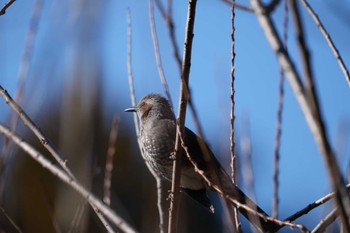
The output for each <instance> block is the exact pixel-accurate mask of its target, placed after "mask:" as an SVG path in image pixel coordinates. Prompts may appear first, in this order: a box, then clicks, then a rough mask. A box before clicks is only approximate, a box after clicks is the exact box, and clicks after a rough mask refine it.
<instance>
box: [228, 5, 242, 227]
mask: <svg viewBox="0 0 350 233" xmlns="http://www.w3.org/2000/svg"><path fill="white" fill-rule="evenodd" d="M235 3H236V2H235V0H232V6H231V28H232V29H231V72H230V77H231V95H230V99H231V112H230V131H231V132H230V155H231V156H230V157H231V178H232V183H234V184H235V183H236V144H235V79H236V78H235V69H236V66H235V58H236V52H235V42H236V41H235V32H236V28H235V18H236V17H235V16H236V14H235V8H236V4H235ZM232 221H233V226H234V230H235V232H237V233H239V232H241V231H242V229H241V224H240V221H239V218H238V211H237V209H236V208H234V210H233V219H232Z"/></svg>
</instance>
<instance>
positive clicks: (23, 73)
mask: <svg viewBox="0 0 350 233" xmlns="http://www.w3.org/2000/svg"><path fill="white" fill-rule="evenodd" d="M42 5H43V1H42V0H36V2H35V5H34V7H33V12H32V15H31V18H30V21H29V28H28V32H27V35H26V40H25V46H24V52H23V55H22V59H21V64H20V68H19V71H18V81H17V88H16V93H15V102H16V103H20V102H21V100H22V97H23V95H24V87H25V81H26V79H27V76H28V70H29V66H30V61H31V59H32V54H33V49H34V42H35V39H36V35H37V31H38V25H39V21H40V16H41V12H42ZM17 122H18V115H17V114H16V113H14V112H12V114H11V116H10V126H11V130H12V132H15V131H16V127H17ZM10 148H11V141H10V140H5V142H4V146H3V148H2V151H1V154H2V155H3V156H2V157H1V158H0V176H1V173H2V172H3V171H4V170H5V169H6V167H5V166H6V164H7V161H8V159H9V157H10V155H11V153H8V152H9V150H10ZM1 177H2V178H3V176H1ZM5 183H6V182H5V181H4V182H0V197H2V196H3V195H2V193H1V192H3V191H4V187H5Z"/></svg>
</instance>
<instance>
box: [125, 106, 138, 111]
mask: <svg viewBox="0 0 350 233" xmlns="http://www.w3.org/2000/svg"><path fill="white" fill-rule="evenodd" d="M124 112H136V107H132V108H127V109H125V110H124Z"/></svg>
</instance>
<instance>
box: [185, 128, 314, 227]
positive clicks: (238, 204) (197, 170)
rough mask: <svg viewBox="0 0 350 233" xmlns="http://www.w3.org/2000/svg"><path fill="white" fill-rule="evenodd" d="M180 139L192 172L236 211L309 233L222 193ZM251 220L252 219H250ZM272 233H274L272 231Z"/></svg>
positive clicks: (296, 225) (297, 225)
mask: <svg viewBox="0 0 350 233" xmlns="http://www.w3.org/2000/svg"><path fill="white" fill-rule="evenodd" d="M179 137H180V141H181V146H182V148H183V149H184V152H185V154H186V156H187V158H188V160H189V161H190V162H191V164H192V165H193V167H194V170H195V171H196V172H197V173H198V174H199V175H201V177H202V178H203V179H204V180H205V182H207V184H208V186H209V187H211V188H213V189H214V190H215V191H216V192H218V193H219V194H220V195H221V196H222V197H224V198H225V199H226V200H228V201H230V202H231V203H233V204H234V205H235V207H236V208H238V209H241V210H244V211H246V212H247V213H249V214H250V215H252V216H255V217H257V218H260V219H262V220H263V221H264V222H265V223H268V222H272V223H274V224H277V225H279V229H280V228H282V227H283V226H289V227H292V228H298V229H300V230H301V231H303V232H309V230H308V229H307V228H306V227H305V226H303V225H301V224H293V223H291V222H289V221H282V220H279V219H276V218H272V217H269V216H266V215H264V214H262V213H259V212H257V211H256V210H253V209H252V208H250V207H249V206H247V205H245V204H242V203H240V202H239V201H237V200H236V199H235V197H232V196H230V195H227V194H225V193H224V192H223V190H222V189H221V188H220V187H219V186H218V185H216V184H214V183H212V182H211V181H210V179H209V178H208V177H207V176H206V174H205V172H204V171H203V170H201V169H200V168H199V167H198V165H197V164H196V162H195V161H193V160H192V158H191V155H190V153H189V151H188V148H187V146H186V145H185V142H184V139H183V137H182V135H179ZM251 220H253V219H251ZM271 230H276V231H277V230H278V229H271ZM273 232H274V231H273Z"/></svg>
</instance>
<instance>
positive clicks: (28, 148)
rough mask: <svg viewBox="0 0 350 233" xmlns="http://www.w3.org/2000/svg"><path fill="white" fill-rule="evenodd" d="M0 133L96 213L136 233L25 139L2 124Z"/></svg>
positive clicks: (121, 227)
mask: <svg viewBox="0 0 350 233" xmlns="http://www.w3.org/2000/svg"><path fill="white" fill-rule="evenodd" d="M0 132H1V133H3V134H4V135H5V136H6V137H8V138H10V139H11V140H12V141H13V142H14V143H16V144H17V145H18V146H19V147H20V148H21V149H22V150H23V151H25V152H26V153H27V154H29V155H30V157H32V159H34V160H35V161H36V162H38V163H39V164H40V165H41V166H43V168H45V169H47V170H49V171H50V172H51V173H52V174H53V175H55V176H57V177H58V178H59V179H60V180H62V181H63V182H65V183H66V184H68V185H69V186H70V187H72V188H73V189H74V190H75V191H77V192H78V193H79V194H80V195H81V196H82V197H83V198H84V199H85V200H86V201H87V202H89V203H91V205H92V206H93V207H94V209H95V211H97V212H99V213H100V212H101V213H103V214H104V215H105V216H106V217H108V218H109V219H110V220H111V221H112V222H113V223H114V224H115V225H116V226H117V227H119V228H120V229H121V230H123V231H124V232H136V231H135V230H134V229H133V228H132V227H131V226H130V225H129V224H128V223H127V222H126V221H124V219H122V218H121V217H120V216H118V215H117V214H116V213H115V212H114V211H113V210H112V209H110V208H109V207H108V206H106V205H105V204H103V203H102V202H101V201H100V200H99V199H97V198H96V197H95V196H94V195H92V194H91V193H90V192H89V191H87V190H86V189H85V188H84V187H83V186H82V185H81V184H80V183H79V182H78V181H77V180H75V179H73V178H72V177H71V176H69V175H68V174H67V173H66V172H65V171H63V170H61V169H60V168H58V167H57V166H56V165H54V164H53V163H52V162H50V161H49V160H48V159H46V158H45V157H44V155H42V154H41V153H40V152H39V151H36V150H35V149H34V148H33V147H32V146H31V145H30V144H28V143H27V142H25V141H24V139H22V138H20V137H18V136H16V135H15V134H13V133H12V132H11V130H10V129H9V128H7V127H6V126H4V125H3V124H1V123H0Z"/></svg>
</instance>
